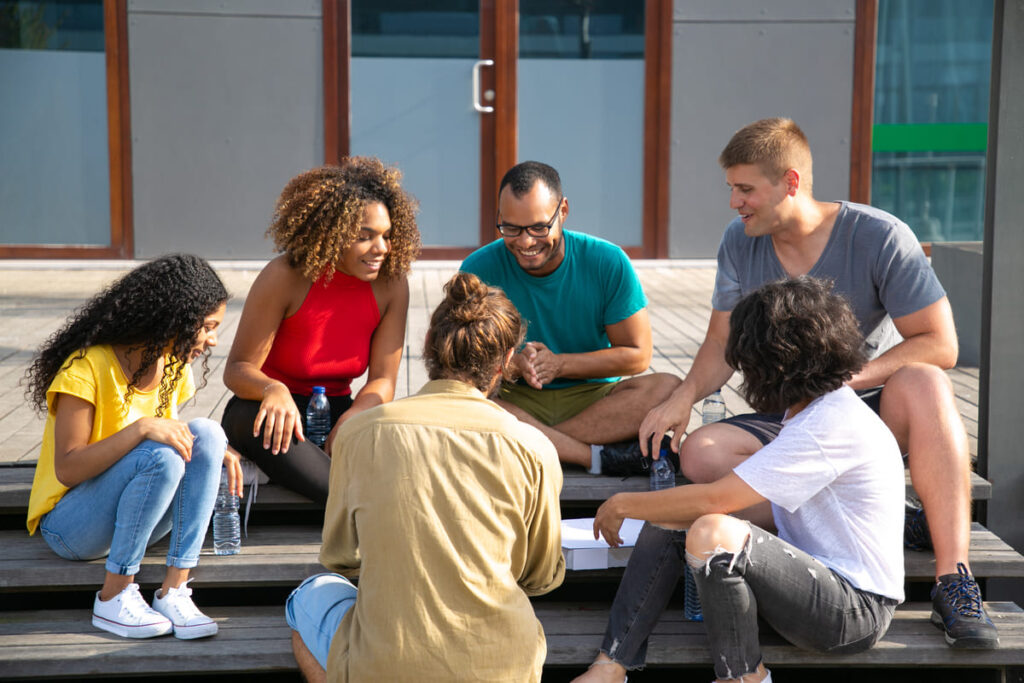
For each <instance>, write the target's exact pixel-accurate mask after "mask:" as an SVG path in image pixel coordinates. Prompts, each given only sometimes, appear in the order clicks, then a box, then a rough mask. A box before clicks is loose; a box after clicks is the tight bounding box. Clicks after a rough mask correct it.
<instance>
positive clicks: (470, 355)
mask: <svg viewBox="0 0 1024 683" xmlns="http://www.w3.org/2000/svg"><path fill="white" fill-rule="evenodd" d="M444 292H445V297H444V300H443V301H442V302H441V303H440V304H438V306H437V308H436V309H435V310H434V314H433V315H432V316H431V318H430V330H429V331H428V332H427V340H426V343H425V344H424V348H423V360H424V362H426V364H427V375H428V376H429V377H430V379H458V380H462V381H464V382H467V383H469V384H472V385H473V386H475V387H476V388H477V389H479V390H480V391H483V392H484V393H486V392H487V391H488V390H489V389H490V388H491V385H492V383H493V382H494V376H495V373H496V372H497V371H498V370H500V369H504V368H503V366H504V363H505V358H506V357H507V356H508V352H509V350H510V349H515V348H517V347H518V346H519V345H520V344H522V343H523V340H524V339H525V338H526V323H524V322H523V320H522V318H520V316H519V311H517V310H516V307H515V306H514V305H512V302H511V301H509V299H508V297H506V296H505V292H503V291H501V290H500V289H498V288H497V287H488V286H487V285H485V284H484V283H483V282H482V281H481V280H480V278H478V277H477V276H476V275H473V274H472V273H463V272H459V273H456V274H455V276H454V277H453V278H452V279H451V280H449V281H448V282H447V283H446V284H445V286H444Z"/></svg>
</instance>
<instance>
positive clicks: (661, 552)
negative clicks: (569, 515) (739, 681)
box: [601, 524, 897, 679]
mask: <svg viewBox="0 0 1024 683" xmlns="http://www.w3.org/2000/svg"><path fill="white" fill-rule="evenodd" d="M683 562H687V563H689V565H690V567H692V568H694V579H695V581H696V584H697V591H698V593H699V594H700V599H701V606H702V609H703V613H704V625H705V628H706V629H707V633H708V640H709V641H710V646H711V654H712V658H713V661H714V667H715V675H716V676H717V677H718V678H722V679H729V678H740V677H741V676H743V675H745V674H748V673H752V672H754V671H755V670H756V669H757V665H758V664H759V663H760V662H761V647H760V644H759V643H758V636H757V633H758V626H757V621H758V617H761V618H762V619H763V620H764V621H766V622H767V623H768V624H769V625H770V626H771V627H772V628H774V629H775V630H776V631H777V632H778V633H779V635H781V636H782V637H783V638H785V639H786V640H788V641H789V642H791V643H793V644H794V645H796V646H797V647H800V648H803V649H807V650H816V651H820V652H830V653H835V654H849V653H854V652H861V651H863V650H867V649H868V648H870V647H871V646H872V645H874V644H875V643H876V642H878V640H879V639H880V638H881V637H882V636H883V635H885V632H886V630H887V629H888V628H889V622H890V621H891V620H892V615H893V611H894V610H895V608H896V604H897V601H896V600H893V599H891V598H886V597H883V596H880V595H875V594H874V593H869V592H867V591H861V590H858V589H857V588H854V587H853V586H852V585H851V584H850V583H849V582H848V581H847V580H846V579H844V578H843V577H842V576H840V575H839V574H837V573H835V572H833V571H832V570H830V569H829V568H828V567H826V566H825V565H823V564H822V563H821V562H819V561H818V560H816V559H814V558H813V557H811V556H810V555H808V554H807V553H805V552H804V551H802V550H800V549H799V548H797V547H795V546H793V545H790V544H789V543H786V542H785V541H783V540H781V539H779V538H778V537H777V536H773V535H772V534H770V533H768V532H767V531H764V530H763V529H760V528H758V527H757V526H754V525H753V524H751V525H750V538H749V540H748V542H747V544H746V546H745V547H744V548H743V550H741V551H740V552H739V553H738V554H737V555H736V556H735V557H734V556H733V553H729V552H722V553H719V554H716V555H712V556H711V557H710V558H707V559H703V558H697V557H694V556H693V555H689V554H687V552H686V534H685V532H683V531H670V530H667V529H662V528H660V527H657V526H654V525H652V524H644V527H643V530H642V531H641V532H640V537H639V538H638V539H637V543H636V547H635V548H634V549H633V553H632V555H631V556H630V558H629V564H628V565H627V566H626V571H625V573H624V574H623V576H622V583H621V584H620V585H619V590H618V592H617V593H616V594H615V601H614V602H613V603H612V608H611V615H610V617H609V620H608V628H607V630H606V631H605V636H604V641H603V642H602V643H601V651H602V652H604V653H605V654H607V655H608V656H609V657H611V658H612V659H613V660H615V661H616V662H618V663H619V664H622V665H623V666H624V667H626V668H627V669H636V668H640V667H642V666H643V664H644V662H645V660H646V658H647V638H648V636H649V635H650V634H651V632H652V631H653V629H654V626H655V624H657V623H658V620H659V619H660V618H661V614H662V612H663V611H664V610H665V607H666V605H667V604H668V601H669V599H670V598H671V596H672V592H673V590H674V589H675V587H676V584H677V582H678V581H679V579H680V578H681V576H682V571H683Z"/></svg>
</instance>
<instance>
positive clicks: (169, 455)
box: [141, 441, 185, 486]
mask: <svg viewBox="0 0 1024 683" xmlns="http://www.w3.org/2000/svg"><path fill="white" fill-rule="evenodd" d="M151 443H152V444H153V445H154V446H155V447H154V448H152V449H151V450H150V452H149V453H148V454H147V457H146V458H145V459H143V460H142V463H141V466H142V468H143V469H144V470H146V471H149V472H151V473H153V474H155V475H156V476H157V477H159V478H160V479H161V480H162V481H165V482H166V484H167V485H168V486H177V485H178V482H180V481H181V478H182V477H183V476H185V460H184V459H183V458H182V457H181V454H180V453H178V451H176V450H175V449H174V448H173V447H171V446H168V445H167V444H163V443H158V442H155V441H154V442H151Z"/></svg>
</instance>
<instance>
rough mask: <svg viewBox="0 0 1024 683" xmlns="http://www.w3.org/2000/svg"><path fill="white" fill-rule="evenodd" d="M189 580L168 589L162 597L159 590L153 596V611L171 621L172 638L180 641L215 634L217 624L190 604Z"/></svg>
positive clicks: (190, 590) (193, 604) (194, 605)
mask: <svg viewBox="0 0 1024 683" xmlns="http://www.w3.org/2000/svg"><path fill="white" fill-rule="evenodd" d="M191 580H192V579H189V580H188V581H186V582H185V583H183V584H181V585H180V586H178V587H177V588H172V589H170V590H169V591H167V595H165V596H163V597H161V596H160V590H159V589H157V591H156V593H154V594H153V609H155V610H156V611H157V612H159V613H160V614H162V615H164V616H165V617H167V618H168V619H170V620H171V623H173V624H174V637H175V638H181V639H182V640H191V639H192V638H205V637H207V636H212V635H214V634H215V633H217V622H215V621H214V620H213V619H211V618H210V617H208V616H206V615H205V614H203V613H202V612H200V611H199V608H198V607H196V604H195V603H194V602H192V589H191V588H189V587H188V584H189V581H191Z"/></svg>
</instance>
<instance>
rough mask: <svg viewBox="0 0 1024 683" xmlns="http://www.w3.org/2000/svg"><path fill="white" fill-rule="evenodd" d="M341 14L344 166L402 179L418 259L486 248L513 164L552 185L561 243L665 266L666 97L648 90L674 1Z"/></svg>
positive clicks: (581, 0)
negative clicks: (564, 218) (349, 160)
mask: <svg viewBox="0 0 1024 683" xmlns="http://www.w3.org/2000/svg"><path fill="white" fill-rule="evenodd" d="M343 6H344V7H345V9H346V10H348V11H350V15H349V16H350V21H351V41H350V52H351V57H350V63H349V76H348V78H349V80H348V93H349V105H348V106H349V114H350V128H349V130H350V135H349V145H348V153H349V154H364V155H374V156H378V157H380V158H381V159H383V160H384V161H386V162H390V163H392V164H396V165H397V166H398V167H399V168H401V170H402V171H403V173H404V177H405V185H406V187H407V188H408V189H409V191H410V192H412V193H413V194H414V195H415V196H416V198H417V199H418V200H419V202H420V218H419V223H420V229H421V232H422V234H423V244H424V247H425V249H424V256H425V257H428V258H429V257H434V258H462V257H463V256H465V255H466V254H468V253H469V251H470V250H472V249H474V248H476V247H478V246H480V245H481V244H485V243H487V242H489V241H491V240H493V239H496V238H497V233H496V231H495V230H494V219H495V215H496V211H497V206H496V204H497V198H496V193H497V185H498V181H499V180H500V178H501V176H502V174H504V172H505V171H507V170H508V169H509V168H510V167H511V166H512V165H513V164H515V163H516V162H518V161H522V160H526V159H535V160H538V161H544V162H547V163H549V164H551V165H552V166H554V167H555V168H557V169H558V170H559V173H560V174H561V176H562V183H563V187H564V188H565V190H566V196H568V197H569V199H570V207H571V211H570V217H569V222H568V226H569V228H570V229H578V230H580V231H582V232H587V233H589V234H592V235H597V236H599V237H603V238H605V239H608V240H610V241H612V242H614V243H616V244H619V245H621V246H623V247H625V248H626V250H627V252H628V253H629V254H630V255H632V256H648V257H650V256H665V255H667V246H666V242H665V238H666V236H667V229H668V222H667V207H668V202H667V175H668V161H667V160H668V155H667V151H666V150H667V145H668V139H667V138H668V135H667V130H668V108H667V105H668V89H667V86H659V87H654V88H650V87H649V84H650V83H651V82H652V74H653V75H654V76H655V77H654V79H653V82H655V83H661V82H663V81H664V82H666V83H667V77H665V76H662V75H659V73H660V72H659V71H658V69H667V68H668V67H667V65H668V63H669V61H670V52H669V51H668V50H667V49H665V48H664V46H665V45H667V44H668V41H669V39H670V34H669V33H667V32H666V31H667V30H669V29H670V27H671V23H672V22H671V0H646V1H645V2H637V1H636V0H437V1H436V2H431V3H424V2H419V1H417V0H349V2H347V3H343ZM652 8H653V9H652ZM652 39H655V40H653V42H652ZM658 41H660V42H658ZM659 45H660V46H662V47H658V46H659ZM650 55H654V59H653V61H651V58H650ZM665 74H667V71H666V72H665ZM659 97H660V98H661V99H658V98H659ZM652 112H653V113H654V114H655V115H654V116H652ZM645 114H646V118H645ZM652 122H653V124H652ZM645 150H646V151H645ZM645 155H646V157H645Z"/></svg>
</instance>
